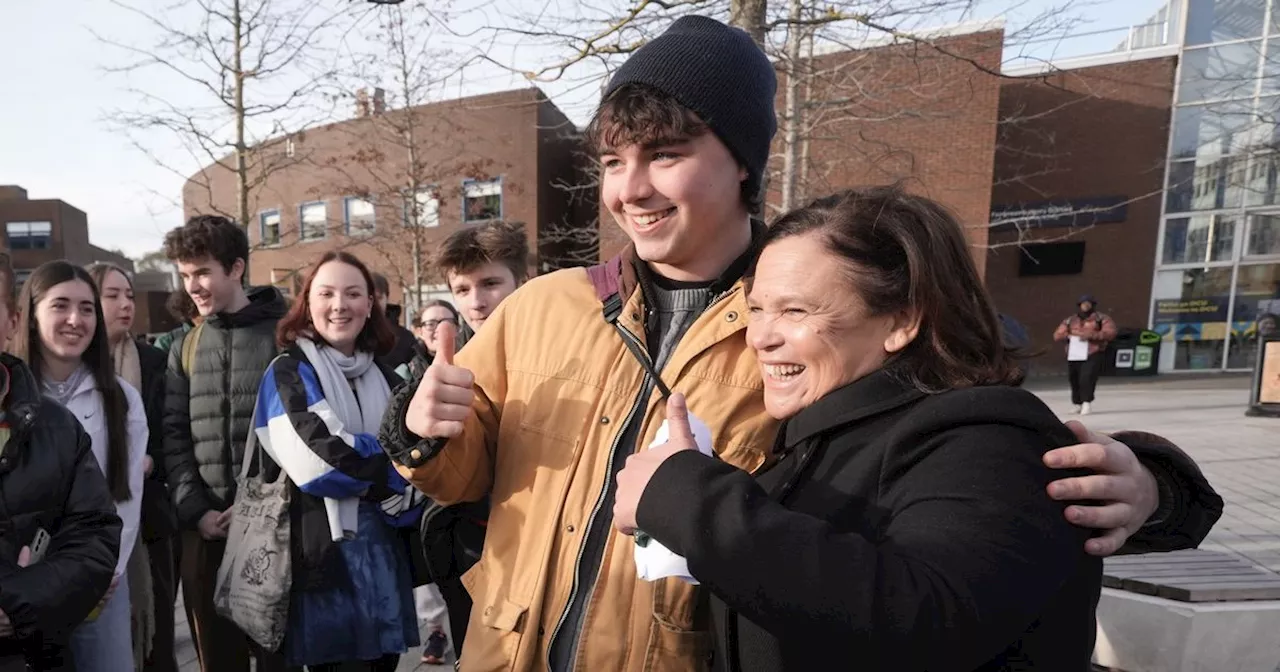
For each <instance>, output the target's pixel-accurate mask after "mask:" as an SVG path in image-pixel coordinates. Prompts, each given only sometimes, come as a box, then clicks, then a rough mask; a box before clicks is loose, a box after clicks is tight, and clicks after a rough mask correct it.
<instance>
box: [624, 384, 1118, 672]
mask: <svg viewBox="0 0 1280 672" xmlns="http://www.w3.org/2000/svg"><path fill="white" fill-rule="evenodd" d="M1076 442H1077V441H1076V439H1075V438H1074V437H1073V436H1072V434H1071V432H1070V431H1069V430H1068V429H1067V428H1066V427H1064V426H1063V425H1062V423H1061V422H1059V421H1058V419H1057V418H1056V417H1055V416H1054V414H1053V413H1052V412H1050V411H1049V409H1048V408H1046V407H1045V406H1044V404H1043V403H1041V402H1040V401H1039V400H1038V399H1037V398H1036V397H1034V396H1033V395H1031V394H1030V393H1028V392H1025V391H1022V390H1018V389H1013V388H1006V387H987V388H974V389H968V390H960V391H953V392H947V393H943V394H937V395H925V394H922V393H920V392H918V391H916V390H915V389H914V388H912V387H911V386H909V385H906V384H903V383H901V382H899V381H897V380H896V379H895V378H894V377H892V376H891V375H889V374H888V373H886V372H884V371H880V372H877V373H874V374H871V375H869V376H867V377H865V378H862V379H861V380H858V381H857V382H855V383H853V384H851V385H848V386H846V387H844V388H841V389H838V390H836V391H834V392H832V393H830V394H828V395H827V396H826V397H824V398H822V399H820V400H818V401H817V402H816V403H814V404H813V405H812V406H809V407H808V408H806V409H804V410H803V411H801V412H800V413H799V414H797V415H796V416H795V417H793V418H792V419H791V420H789V421H787V422H786V423H785V424H784V425H783V427H782V429H781V430H780V431H779V435H778V440H777V445H776V446H775V451H777V452H778V453H779V454H780V455H781V458H780V461H779V462H778V464H777V465H776V466H775V467H773V468H772V469H770V470H769V471H767V472H765V473H764V474H762V475H761V476H760V477H759V478H758V480H757V479H754V478H752V477H751V476H750V475H748V474H747V473H745V472H742V471H739V470H737V469H735V468H734V467H732V466H729V465H727V464H724V463H722V462H720V461H718V460H716V459H714V458H711V457H707V456H705V455H702V454H700V453H698V452H697V451H685V452H682V453H677V454H675V455H673V456H672V457H671V458H670V459H668V460H667V461H665V462H664V463H663V464H662V465H661V466H660V467H659V469H658V470H657V472H656V473H655V474H654V476H653V479H652V480H651V481H650V483H649V485H648V487H647V488H646V490H645V491H644V494H643V496H642V498H641V501H640V505H639V509H638V512H637V522H638V524H639V527H640V528H641V529H643V530H645V531H646V532H648V533H649V534H650V535H652V537H653V538H655V539H657V540H658V541H660V542H662V544H664V545H665V546H667V547H668V548H670V549H671V550H672V551H674V552H676V553H678V554H680V555H683V556H685V557H686V558H687V559H688V562H689V570H690V572H691V573H692V574H693V576H695V577H697V578H698V579H699V580H700V581H701V582H702V583H703V584H704V585H705V586H707V587H708V588H709V589H710V592H711V593H712V595H713V600H712V615H713V618H712V621H713V623H714V627H715V636H716V639H717V651H716V656H715V667H716V668H717V669H721V670H752V671H755V670H762V671H763V670H784V669H785V670H817V669H857V670H866V671H875V670H885V671H890V670H892V671H893V672H912V671H920V670H928V671H930V672H940V671H943V670H955V671H966V672H967V671H971V670H1024V669H1026V670H1032V669H1034V670H1037V671H1039V672H1054V671H1058V670H1062V671H1070V672H1085V671H1086V670H1088V669H1089V659H1090V655H1091V653H1092V650H1093V640H1094V632H1095V631H1094V609H1095V607H1096V605H1097V601H1098V596H1099V592H1100V585H1101V569H1102V563H1101V560H1100V559H1098V558H1094V557H1090V556H1088V555H1086V554H1085V552H1084V542H1085V540H1086V539H1087V537H1088V535H1089V533H1088V531H1086V530H1084V529H1082V528H1078V527H1075V526H1073V525H1071V524H1070V523H1068V522H1067V520H1066V518H1065V517H1064V515H1063V504H1061V503H1058V502H1055V501H1053V500H1051V499H1050V498H1049V496H1048V495H1047V494H1046V490H1045V487H1046V485H1047V484H1048V483H1049V482H1050V481H1051V480H1053V478H1054V475H1053V474H1051V473H1050V470H1049V469H1047V468H1046V467H1045V466H1044V465H1043V464H1042V463H1041V456H1042V455H1043V453H1045V452H1046V451H1048V450H1050V449H1053V448H1056V447H1059V446H1065V445H1071V444H1074V443H1076ZM1061 475H1062V474H1061V473H1059V474H1058V476H1061Z"/></svg>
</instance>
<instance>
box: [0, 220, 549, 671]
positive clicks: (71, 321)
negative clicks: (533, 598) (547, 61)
mask: <svg viewBox="0 0 1280 672" xmlns="http://www.w3.org/2000/svg"><path fill="white" fill-rule="evenodd" d="M524 236H525V234H524V232H523V231H522V230H521V229H520V228H519V227H515V226H510V225H507V224H504V223H494V224H489V225H486V226H482V227H475V228H471V229H468V230H466V231H461V232H459V233H458V234H456V235H455V236H453V237H452V238H451V239H450V240H449V241H448V243H447V244H445V245H444V246H442V248H441V250H440V255H439V263H441V264H443V265H444V266H443V267H444V268H450V269H452V270H451V271H450V272H449V273H448V277H449V279H450V285H451V287H452V288H453V289H454V290H455V292H454V296H455V301H457V302H458V304H459V306H460V307H461V308H462V311H461V313H460V312H459V311H458V310H456V309H454V308H453V306H452V305H450V304H449V303H448V302H433V303H431V304H428V305H427V306H424V307H423V308H422V309H421V310H420V311H419V313H418V315H417V316H416V318H415V320H414V333H412V335H410V336H409V347H408V351H407V352H408V354H407V355H405V354H399V353H397V348H396V347H395V346H396V344H397V342H398V341H401V340H402V339H401V338H400V336H401V335H402V334H401V333H400V332H403V331H404V330H403V329H402V328H399V327H396V326H395V325H393V324H392V323H391V322H390V321H389V320H388V319H387V318H386V315H385V313H384V311H385V309H386V305H387V290H386V280H385V278H382V277H375V275H374V274H373V273H371V272H370V271H369V269H368V268H367V267H366V266H365V265H364V263H363V262H361V261H360V260H359V259H358V258H356V257H354V256H352V255H350V254H346V253H330V254H327V255H325V256H323V257H322V258H321V259H320V260H319V261H318V262H316V263H315V264H314V265H313V266H312V267H311V268H310V269H309V270H308V272H307V274H306V279H305V281H304V283H303V289H302V293H301V294H300V296H299V297H298V298H297V300H294V301H292V302H291V303H290V302H289V301H288V300H286V298H285V297H284V296H282V295H281V294H280V293H279V292H278V291H276V290H275V289H274V288H269V287H268V288H252V289H246V288H244V285H243V283H242V276H243V271H244V265H245V260H246V259H247V258H248V240H247V238H246V237H245V234H244V232H243V230H242V229H240V228H239V227H237V226H235V225H234V224H233V223H231V222H230V221H229V220H226V219H224V218H221V217H213V216H199V217H194V218H192V219H191V220H190V221H188V222H187V223H186V224H185V225H184V226H182V227H179V228H178V229H175V230H174V231H172V232H170V234H169V235H168V236H167V237H166V239H165V250H166V252H167V253H168V255H169V257H170V259H171V260H173V262H174V263H175V264H176V265H177V267H178V269H179V273H180V275H181V277H182V280H183V285H184V287H183V294H184V295H185V296H186V297H187V298H188V300H189V304H188V306H190V307H192V308H194V311H191V312H186V313H185V314H186V316H187V321H186V323H185V324H183V326H182V327H180V328H179V329H176V330H174V331H173V332H172V333H170V334H168V335H167V338H166V339H165V340H166V341H168V342H166V343H162V345H164V346H166V349H167V352H165V351H162V350H160V349H159V348H157V347H155V346H152V345H150V344H148V343H146V342H145V341H144V340H142V339H139V338H135V337H134V336H133V335H132V334H131V327H132V322H133V316H134V304H133V289H132V285H131V281H130V277H129V274H128V273H127V272H125V271H124V270H123V269H120V268H117V267H114V266H109V265H97V266H94V267H91V268H90V269H87V270H86V269H83V268H80V267H78V266H75V265H73V264H70V263H68V262H65V261H56V262H50V263H47V264H45V265H43V266H41V267H39V268H38V269H36V270H35V271H34V272H33V273H32V274H31V276H30V277H29V278H28V280H27V282H26V283H25V285H24V286H23V289H22V295H21V297H19V298H18V299H17V300H16V302H15V300H14V297H13V292H12V288H13V287H14V276H13V270H12V268H11V267H9V266H8V265H7V264H5V265H0V282H3V283H4V289H5V290H6V291H5V295H6V296H7V297H8V300H7V301H5V302H4V303H3V306H2V307H0V313H2V314H0V318H3V319H0V329H3V330H4V333H3V334H0V338H3V339H4V340H5V341H6V342H8V343H9V351H10V352H11V353H12V354H11V355H5V356H4V361H3V363H4V371H5V373H7V374H8V375H7V376H6V378H7V381H8V384H7V385H5V386H4V387H3V389H4V390H5V399H4V402H5V403H4V409H5V417H4V426H5V428H4V435H3V437H0V438H3V440H4V445H5V448H6V452H7V453H8V456H6V457H8V458H10V459H5V457H0V474H5V475H6V478H5V479H4V481H3V485H4V486H5V487H4V488H3V490H0V493H2V497H3V504H4V506H5V509H4V511H5V525H6V527H5V531H4V534H3V540H2V542H0V544H3V546H4V547H6V548H5V549H0V550H12V553H8V554H7V555H6V558H7V559H8V560H9V562H10V564H11V565H12V566H11V567H10V568H9V569H10V570H11V571H17V570H21V571H20V572H19V573H17V574H12V575H6V576H3V577H0V581H3V587H4V592H5V596H4V597H0V611H2V613H3V614H4V617H3V619H0V620H3V621H4V622H5V623H7V624H9V625H8V626H6V627H11V628H12V629H11V630H8V631H5V630H4V629H0V661H5V660H10V659H11V660H12V661H14V664H21V665H22V666H23V667H22V668H18V669H25V666H28V665H29V666H30V669H36V670H46V669H48V670H54V669H75V670H90V671H91V670H104V671H110V672H121V671H123V670H128V669H139V670H141V669H147V670H165V669H174V670H176V669H177V664H176V660H175V657H174V644H173V643H174V627H175V626H174V619H173V611H174V605H175V600H176V596H175V593H176V589H177V586H178V580H179V578H180V580H181V587H182V591H183V595H184V601H185V606H186V609H187V615H188V621H189V626H190V628H191V631H192V636H193V640H194V643H195V647H196V650H197V655H198V657H199V660H200V664H201V668H202V669H204V670H236V669H248V665H249V659H250V658H251V657H253V658H255V659H256V661H257V665H258V668H257V669H260V670H272V669H277V670H294V669H302V668H303V667H304V666H305V667H306V669H309V670H313V671H318V670H330V669H333V670H339V669H370V670H392V669H395V667H396V665H397V664H398V662H399V658H400V655H401V654H402V653H403V652H404V651H406V650H407V649H408V648H410V647H414V646H417V645H418V644H419V635H418V632H419V622H418V620H419V619H418V616H419V615H418V614H415V611H420V612H422V613H421V616H423V617H424V619H426V620H427V621H428V623H429V625H431V626H432V627H431V630H432V634H431V636H430V638H429V641H428V645H427V648H426V652H425V654H424V658H423V660H424V662H431V663H442V662H443V661H444V659H445V656H446V653H447V652H446V650H445V649H446V648H447V640H446V639H445V637H444V635H443V628H442V627H441V626H442V617H441V615H440V614H436V613H432V608H433V606H434V605H438V604H440V602H441V598H440V592H443V593H444V594H445V595H446V599H447V602H448V604H450V605H451V606H450V608H449V617H450V618H451V624H450V625H451V628H452V630H453V631H454V633H455V640H456V641H455V646H458V647H460V646H461V639H462V637H463V636H464V635H465V630H466V620H467V616H468V613H469V610H470V601H469V599H467V595H466V591H465V590H464V589H462V588H461V585H460V584H456V582H454V585H441V586H439V587H438V590H437V587H436V586H431V585H422V584H423V583H424V582H423V581H422V580H421V579H420V578H419V576H418V572H417V571H416V568H415V560H416V555H417V554H420V553H421V549H419V548H415V544H416V543H417V538H416V537H414V536H412V535H410V534H406V532H407V531H408V530H409V529H412V528H414V526H415V525H416V521H417V516H418V515H419V512H420V510H421V509H422V508H423V507H424V502H423V498H422V497H421V496H420V495H419V494H417V491H416V490H415V489H414V488H412V487H410V486H409V484H408V483H407V482H406V481H405V480H404V479H403V478H402V477H401V476H400V475H399V474H398V473H397V471H396V470H395V469H394V468H393V467H392V465H391V463H390V461H389V459H388V457H387V456H386V454H385V453H384V451H383V450H382V448H381V446H380V444H379V443H378V440H377V438H376V432H377V429H378V426H379V424H380V423H381V420H382V416H383V411H384V410H385V407H386V404H387V401H388V399H389V397H390V393H391V390H392V389H394V388H395V387H396V386H397V385H399V384H400V383H401V382H402V381H403V379H404V377H408V376H411V375H412V374H411V373H410V368H412V369H413V370H416V371H418V372H422V371H424V370H425V368H426V367H427V366H428V365H429V364H430V362H431V359H432V357H433V356H434V352H435V348H436V345H435V343H436V338H435V332H436V331H437V327H438V325H441V324H446V323H447V324H449V325H450V327H451V328H452V327H456V326H463V327H464V329H465V330H467V331H470V330H471V329H475V328H479V326H480V325H481V324H483V322H484V319H485V318H487V317H488V315H489V313H491V312H492V310H493V309H494V307H496V305H497V304H498V303H499V302H500V301H501V300H502V299H503V298H505V296H506V295H508V294H510V293H511V292H512V291H514V290H515V288H516V287H517V286H518V285H519V284H520V283H521V282H522V281H523V280H524V277H525V273H526V272H527V256H528V253H527V243H526V242H525V237H524ZM173 303H174V305H173V306H172V308H174V309H176V310H179V311H184V312H185V308H186V307H185V306H184V305H183V302H176V301H175V302H173ZM459 317H464V318H465V321H464V322H462V324H461V325H459ZM403 352H404V351H403V349H401V350H400V353H403ZM397 368H398V369H399V372H398V373H397ZM67 413H70V414H71V416H74V417H75V419H76V420H75V421H70V417H71V416H66V414H67ZM60 415H62V416H66V419H65V420H61V421H60V420H59V417H58V416H60ZM36 418H38V419H39V420H38V422H37V420H36ZM36 428H38V430H37V429H36ZM249 432H254V433H255V438H256V439H257V444H258V445H261V446H262V447H263V451H264V453H266V454H267V455H268V456H269V459H263V460H260V461H261V465H262V467H261V468H262V470H263V474H264V477H266V478H268V479H271V478H274V475H275V474H278V473H279V472H280V470H283V471H284V472H285V473H286V474H287V475H288V476H289V482H290V483H291V488H294V489H296V493H295V496H294V497H293V498H292V503H291V504H290V510H291V524H292V527H293V534H292V536H293V539H294V542H293V544H292V545H293V549H292V550H293V552H292V554H291V555H292V557H293V560H294V563H293V568H292V584H293V585H292V587H291V590H290V599H289V602H290V603H289V605H288V607H289V608H288V612H287V613H288V624H287V634H286V636H285V639H284V642H283V644H282V645H281V646H280V647H278V649H276V650H273V651H268V650H264V648H263V647H261V646H259V645H258V644H257V643H256V642H254V641H252V640H251V639H249V638H248V637H246V636H245V635H244V634H243V633H241V632H240V631H239V630H238V629H237V628H236V626H235V625H234V624H233V623H232V622H231V621H230V620H229V619H227V618H225V617H224V614H220V613H218V611H217V609H216V608H215V606H214V591H215V588H216V577H217V574H218V566H219V564H220V563H221V561H222V557H223V555H224V553H225V552H226V537H227V533H228V530H229V527H230V517H231V514H230V510H231V508H232V504H233V502H234V501H235V490H236V474H238V473H239V469H240V466H241V464H242V463H243V461H244V460H245V459H251V458H252V457H253V456H251V455H248V456H247V455H245V452H244V451H245V446H246V439H247V438H248V434H249ZM64 435H65V436H64ZM42 451H47V453H48V454H47V455H46V454H45V453H44V452H42ZM36 456H39V457H40V458H42V459H41V460H39V461H37V460H35V459H34V458H35V457H36ZM87 465H92V466H93V471H94V473H93V474H92V476H95V477H96V478H89V477H85V476H84V472H85V467H86V466H87ZM10 470H12V471H13V472H14V473H13V475H12V476H11V477H9V476H7V472H8V471H10ZM73 476H74V477H75V478H74V480H73ZM15 478H20V479H22V481H21V482H22V483H23V486H22V487H18V486H16V485H11V483H14V482H16V481H14V479H15ZM54 486H56V487H54ZM45 489H47V491H46V490H45ZM69 493H70V494H69ZM333 507H336V508H338V509H341V510H342V511H343V513H344V514H348V515H344V516H339V518H338V520H340V521H343V522H342V523H341V525H343V526H345V528H344V529H340V530H339V534H336V535H335V534H331V531H332V529H331V528H332V527H333V524H332V521H331V520H330V519H331V518H332V516H329V515H328V511H327V509H330V508H333ZM37 532H40V533H41V534H48V535H49V538H50V539H51V541H50V543H49V544H48V545H47V546H41V545H40V544H39V543H37V539H38V537H39V536H40V535H39V534H37ZM410 541H413V542H414V543H409V542H410ZM10 546H12V548H11V549H10V548H7V547H10ZM32 547H34V548H35V550H36V553H37V554H38V555H37V557H34V558H33V557H32V552H33V551H32ZM46 548H47V551H46ZM45 570H49V571H56V572H58V575H57V577H56V580H53V581H50V582H48V583H47V585H42V586H37V585H35V584H36V582H37V581H38V573H39V572H41V571H45ZM108 570H109V571H108ZM73 572H74V574H75V575H74V576H72V575H71V573H73ZM19 577H21V578H22V579H23V581H22V584H21V586H18V585H17V584H15V583H14V582H15V581H17V580H18V578H19ZM415 584H417V585H418V592H419V600H418V605H415V600H414V594H413V593H414V587H415ZM91 595H92V596H94V602H96V604H95V603H91V602H90V601H88V599H87V596H91ZM433 598H434V599H433ZM415 606H417V607H419V608H418V609H415ZM351 665H354V666H355V667H350V666H351ZM0 669H7V668H5V667H3V664H2V663H0Z"/></svg>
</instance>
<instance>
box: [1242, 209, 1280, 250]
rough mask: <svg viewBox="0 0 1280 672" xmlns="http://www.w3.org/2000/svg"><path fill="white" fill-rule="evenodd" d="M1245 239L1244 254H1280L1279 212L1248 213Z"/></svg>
mask: <svg viewBox="0 0 1280 672" xmlns="http://www.w3.org/2000/svg"><path fill="white" fill-rule="evenodd" d="M1246 240H1247V242H1246V244H1245V246H1244V254H1245V256H1248V257H1270V256H1280V214H1277V213H1269V214H1265V215H1259V214H1251V215H1249V237H1248V238H1247V239H1246Z"/></svg>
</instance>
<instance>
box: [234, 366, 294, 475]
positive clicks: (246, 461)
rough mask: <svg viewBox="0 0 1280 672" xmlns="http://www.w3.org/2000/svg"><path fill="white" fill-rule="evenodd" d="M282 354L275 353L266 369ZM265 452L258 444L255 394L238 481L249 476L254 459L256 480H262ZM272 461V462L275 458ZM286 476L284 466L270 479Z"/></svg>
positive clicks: (256, 399) (256, 397)
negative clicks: (256, 463) (256, 469)
mask: <svg viewBox="0 0 1280 672" xmlns="http://www.w3.org/2000/svg"><path fill="white" fill-rule="evenodd" d="M282 356H283V355H276V356H275V358H273V359H272V360H271V363H270V364H268V365H267V370H268V371H269V370H271V367H273V366H275V365H276V360H277V359H280V358H281V357H282ZM265 452H266V451H264V450H263V449H262V447H261V446H259V445H258V395H256V394H255V395H254V396H253V414H252V416H251V417H250V419H249V436H248V437H247V438H245V440H244V455H242V456H240V478H239V480H240V481H243V480H245V479H246V478H249V472H250V471H251V470H252V468H253V463H254V461H257V462H258V480H262V459H261V458H262V456H263V455H264V454H265ZM267 457H270V455H267ZM272 461H273V462H274V461H275V460H272ZM277 466H278V465H277ZM288 477H289V475H288V474H286V473H285V472H284V468H283V467H281V469H280V475H279V476H277V477H276V480H274V481H272V483H279V482H280V481H282V480H284V479H286V478H288Z"/></svg>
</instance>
